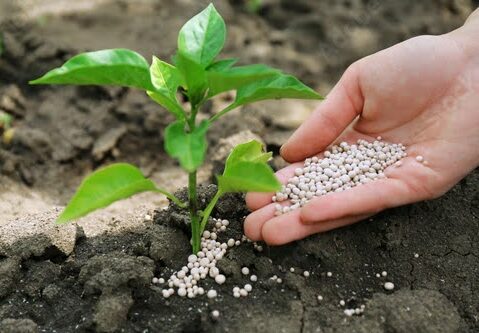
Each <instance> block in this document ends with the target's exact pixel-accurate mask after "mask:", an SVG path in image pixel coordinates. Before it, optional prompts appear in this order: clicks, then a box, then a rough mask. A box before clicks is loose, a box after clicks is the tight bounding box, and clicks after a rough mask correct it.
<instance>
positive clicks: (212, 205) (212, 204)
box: [200, 190, 223, 235]
mask: <svg viewBox="0 0 479 333" xmlns="http://www.w3.org/2000/svg"><path fill="white" fill-rule="evenodd" d="M222 195H223V193H222V192H221V191H219V190H218V192H216V194H215V196H214V197H213V199H211V201H210V203H209V204H208V206H207V207H206V209H205V210H204V211H203V218H202V220H201V225H200V235H201V234H202V233H203V231H204V230H205V227H206V224H207V223H208V218H209V217H210V215H211V212H212V211H213V208H215V206H216V203H217V202H218V199H219V198H220V197H221V196H222Z"/></svg>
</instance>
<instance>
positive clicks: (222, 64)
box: [206, 58, 238, 71]
mask: <svg viewBox="0 0 479 333" xmlns="http://www.w3.org/2000/svg"><path fill="white" fill-rule="evenodd" d="M237 62H238V58H228V59H222V60H218V61H215V62H214V63H212V64H211V65H209V66H208V67H206V70H208V71H223V70H225V69H228V68H230V67H232V66H233V65H234V64H236V63H237Z"/></svg>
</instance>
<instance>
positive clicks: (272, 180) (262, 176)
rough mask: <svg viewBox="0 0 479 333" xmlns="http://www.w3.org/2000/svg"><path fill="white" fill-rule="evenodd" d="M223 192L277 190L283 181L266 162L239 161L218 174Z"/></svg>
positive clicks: (220, 188)
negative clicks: (280, 180) (279, 179)
mask: <svg viewBox="0 0 479 333" xmlns="http://www.w3.org/2000/svg"><path fill="white" fill-rule="evenodd" d="M218 187H219V191H221V193H227V192H275V191H278V190H279V189H280V188H281V183H280V182H279V181H278V179H277V178H276V176H275V175H274V172H273V170H272V169H271V167H270V166H269V165H267V164H265V163H254V162H239V163H236V164H234V165H232V166H231V167H230V168H229V169H228V171H227V172H226V170H225V173H224V174H223V175H222V176H218Z"/></svg>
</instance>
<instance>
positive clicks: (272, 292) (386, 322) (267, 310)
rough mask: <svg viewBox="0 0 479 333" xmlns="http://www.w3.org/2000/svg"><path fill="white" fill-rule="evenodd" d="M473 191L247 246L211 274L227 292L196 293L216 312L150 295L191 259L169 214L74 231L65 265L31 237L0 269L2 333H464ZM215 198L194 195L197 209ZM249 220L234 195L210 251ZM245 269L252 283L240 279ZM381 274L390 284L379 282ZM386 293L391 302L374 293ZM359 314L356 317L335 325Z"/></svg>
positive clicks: (472, 252) (471, 296)
mask: <svg viewBox="0 0 479 333" xmlns="http://www.w3.org/2000/svg"><path fill="white" fill-rule="evenodd" d="M478 182H479V172H478V171H477V170H476V171H475V172H473V173H472V174H471V175H469V176H468V177H467V178H466V179H464V180H463V181H462V182H461V183H460V184H458V185H457V186H456V187H455V188H454V189H453V190H452V191H450V192H449V193H448V194H446V195H445V196H444V197H442V198H440V199H437V200H434V201H430V202H424V203H420V204H416V205H410V206H406V207H402V208H398V209H393V210H390V211H387V212H385V213H383V214H380V215H379V216H377V217H376V218H374V219H373V220H371V221H365V222H362V223H360V224H357V225H354V226H351V227H348V228H343V229H340V230H336V231H332V232H329V233H326V234H322V235H316V236H312V237H309V238H307V239H305V240H302V241H298V242H295V243H293V244H290V245H286V246H281V247H266V246H265V250H264V251H263V252H261V253H260V252H257V251H255V250H254V247H253V244H252V243H249V242H244V243H242V244H241V245H240V246H237V247H233V248H231V249H229V250H228V252H227V255H226V256H225V257H224V258H223V259H222V260H220V261H219V262H218V264H217V266H218V267H219V269H220V270H221V271H222V272H223V273H224V274H225V275H226V277H227V280H226V283H225V284H224V285H221V286H220V285H217V284H216V283H214V281H212V279H209V278H207V279H206V280H203V281H202V282H201V285H202V286H203V287H204V288H205V289H206V290H208V289H210V288H214V289H216V290H217V291H218V294H219V296H218V297H217V298H216V299H213V300H210V299H208V298H207V297H206V296H202V297H198V298H195V299H188V298H180V297H178V296H176V295H174V296H172V297H170V298H167V299H165V298H163V296H162V294H161V289H162V288H161V286H159V285H152V284H151V280H152V278H153V276H163V277H165V278H168V277H169V276H170V274H171V273H173V272H174V271H175V270H178V269H180V268H181V266H183V264H184V263H185V262H186V258H187V256H188V254H189V252H190V246H189V235H188V225H187V220H188V217H187V215H186V212H184V211H182V210H180V209H179V208H178V207H176V206H174V205H171V206H170V207H169V208H168V209H166V210H162V211H157V212H156V215H155V218H154V223H153V224H151V225H149V226H148V227H146V228H144V229H139V230H132V231H129V232H125V233H123V234H119V235H104V236H100V237H94V238H86V237H84V235H82V232H81V230H79V231H78V233H77V234H78V235H77V242H76V247H75V250H74V252H73V253H72V254H70V255H68V256H66V255H63V254H62V253H61V252H60V251H59V250H58V249H56V248H55V247H53V246H51V245H49V244H48V242H46V241H43V240H40V239H38V237H37V238H35V239H29V240H28V239H27V240H25V239H24V240H22V241H21V244H14V245H13V246H12V249H15V248H16V249H17V250H16V252H15V255H9V256H7V255H3V256H2V257H0V297H2V298H1V301H0V328H1V329H0V331H2V332H36V331H37V329H40V330H41V331H43V332H54V331H56V332H90V331H97V332H116V331H118V332H224V331H229V332H277V331H282V332H315V331H317V332H344V331H351V332H352V331H355V332H468V331H469V332H472V331H475V330H477V329H478V327H479V326H478V323H477V318H476V317H474V316H476V315H477V313H476V310H477V305H478V295H477V293H476V292H475V291H477V287H478V286H477V281H478V271H479V260H478V255H479V249H478V245H477V244H478V239H477V237H478V231H479V221H478V216H479V206H478V205H477V202H478V199H479V193H478V191H477V188H478V186H477V185H478ZM214 191H215V185H209V186H201V187H200V189H199V193H200V198H199V199H200V202H201V205H203V206H205V205H206V203H207V202H208V200H209V198H210V197H211V196H212V195H213V194H214ZM178 195H179V196H180V197H185V196H186V191H185V190H183V191H180V192H179V193H178ZM246 214H247V210H246V208H245V206H244V204H243V198H242V196H241V195H227V196H225V197H224V198H223V199H222V200H221V201H220V202H219V204H218V206H217V208H216V209H215V211H214V216H217V217H219V218H228V219H229V220H230V222H231V223H230V226H229V227H228V229H227V231H226V232H224V233H221V234H219V239H220V240H221V241H225V240H227V239H229V238H235V239H238V238H241V235H242V220H243V218H244V216H245V215H246ZM38 244H42V245H41V246H40V247H39V245H38ZM416 253H417V254H419V257H417V258H416V257H415V256H414V255H415V254H416ZM244 266H247V267H249V268H250V270H251V272H252V274H256V275H257V276H258V282H255V283H251V282H249V280H248V277H245V276H244V275H242V274H241V272H240V269H241V267H244ZM291 267H293V268H295V271H294V272H291V271H290V268H291ZM304 270H308V271H309V272H310V273H311V275H310V277H308V278H306V277H304V276H303V274H302V273H303V272H304ZM382 271H387V273H388V275H387V277H381V278H377V277H376V273H380V272H382ZM327 272H331V273H332V276H331V277H328V276H327ZM272 275H277V276H278V277H280V278H282V280H283V282H282V283H277V282H275V281H273V280H272V279H270V277H271V276H272ZM385 281H392V282H394V284H395V286H396V289H395V291H394V292H385V291H384V290H383V284H384V282H385ZM245 283H251V284H252V285H253V292H252V293H251V294H250V295H249V296H248V297H246V298H240V299H236V298H234V297H233V295H232V289H233V287H234V286H243V285H244V284H245ZM318 295H322V296H323V300H322V301H318V300H317V296H318ZM340 300H344V301H345V302H346V306H345V307H341V306H340V305H339V301H340ZM362 304H364V305H365V311H364V313H363V314H362V315H359V316H353V317H346V316H345V314H344V313H343V310H344V308H356V307H359V306H360V305H362ZM215 309H216V310H219V311H220V318H219V320H217V321H214V320H212V318H210V313H211V311H212V310H215Z"/></svg>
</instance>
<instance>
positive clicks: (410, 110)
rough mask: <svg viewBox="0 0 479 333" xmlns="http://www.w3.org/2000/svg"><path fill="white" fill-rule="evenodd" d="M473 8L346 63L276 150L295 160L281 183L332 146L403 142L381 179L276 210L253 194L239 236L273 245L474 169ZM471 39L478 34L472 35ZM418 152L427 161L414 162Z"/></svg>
mask: <svg viewBox="0 0 479 333" xmlns="http://www.w3.org/2000/svg"><path fill="white" fill-rule="evenodd" d="M477 12H478V11H476V18H475V19H470V20H468V22H467V23H466V24H465V26H463V27H462V28H460V29H458V30H456V31H453V32H451V33H449V34H446V35H441V36H421V37H416V38H413V39H410V40H407V41H405V42H403V43H400V44H397V45H395V46H393V47H391V48H389V49H386V50H383V51H381V52H378V53H376V54H373V55H371V56H368V57H366V58H363V59H361V60H359V61H358V62H356V63H354V64H353V65H351V66H350V67H349V68H348V69H347V71H346V72H345V73H344V75H343V77H342V78H341V80H340V81H339V82H338V84H337V85H336V86H335V87H334V88H333V90H332V91H331V92H330V94H329V95H328V97H327V98H326V100H325V101H324V102H323V103H322V104H321V106H320V107H319V109H318V110H316V111H315V112H314V113H313V114H312V115H311V116H310V118H309V119H308V120H307V121H306V122H305V123H304V124H302V125H301V126H300V128H299V129H298V130H297V131H296V132H295V133H294V134H293V135H292V137H291V138H290V139H289V140H288V141H287V142H286V143H285V144H284V146H283V147H282V149H281V155H282V156H283V158H284V159H285V160H287V161H289V162H298V163H294V164H292V165H290V166H288V167H287V168H285V169H282V170H280V171H278V173H277V176H278V178H279V179H280V180H281V181H282V182H283V183H286V182H287V180H288V179H289V178H291V177H292V176H293V175H294V170H295V168H297V167H301V166H302V162H299V161H302V160H304V159H305V158H306V157H310V156H313V155H317V154H319V153H321V152H322V151H324V150H325V149H326V148H327V147H328V146H329V145H331V144H332V143H333V142H340V141H347V142H352V141H356V140H357V139H359V138H363V139H366V140H369V141H371V140H374V138H376V137H377V136H382V137H383V139H384V140H385V141H388V142H393V143H403V144H404V145H406V146H407V147H408V149H407V153H408V154H409V156H408V157H407V158H405V159H404V160H403V165H402V166H401V167H400V168H393V167H389V168H388V169H386V171H385V174H386V176H387V178H386V179H381V180H376V181H373V182H370V183H367V184H364V185H362V186H358V187H354V188H352V189H350V190H347V191H343V192H335V193H331V194H327V195H325V196H321V197H315V198H314V199H312V200H311V201H310V202H309V203H307V204H306V205H305V206H303V207H302V208H301V209H298V210H294V211H292V212H289V213H287V214H283V215H280V216H275V215H274V212H275V209H274V204H272V203H271V197H272V194H260V193H249V194H248V195H247V198H246V201H247V205H248V207H249V208H250V209H251V210H253V211H254V212H253V213H251V214H250V215H249V216H248V217H247V218H246V220H245V225H244V229H245V234H246V235H247V236H248V237H249V238H250V239H252V240H264V241H265V242H267V243H269V244H272V245H279V244H284V243H288V242H291V241H294V240H297V239H301V238H304V237H306V236H308V235H310V234H314V233H318V232H324V231H327V230H331V229H334V228H338V227H341V226H345V225H348V224H351V223H354V222H357V221H359V220H362V219H364V218H366V217H368V216H370V215H373V214H375V213H377V212H379V211H381V210H384V209H386V208H390V207H396V206H400V205H405V204H409V203H412V202H416V201H421V200H427V199H432V198H436V197H438V196H440V195H442V194H443V193H445V192H446V191H447V190H449V189H450V188H451V187H452V186H453V185H454V184H456V183H457V182H458V181H459V180H460V179H462V178H463V177H465V176H466V175H467V174H468V173H469V172H470V171H471V170H473V169H474V168H475V167H477V166H478V165H479V43H478V42H477V35H479V24H478V23H479V22H478V18H477V16H478V13H477ZM474 35H475V36H476V37H475V39H474V37H473V36H474ZM417 155H422V156H424V159H425V160H426V161H427V163H418V162H417V161H415V156H417Z"/></svg>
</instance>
